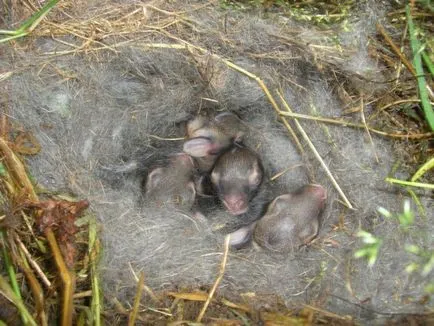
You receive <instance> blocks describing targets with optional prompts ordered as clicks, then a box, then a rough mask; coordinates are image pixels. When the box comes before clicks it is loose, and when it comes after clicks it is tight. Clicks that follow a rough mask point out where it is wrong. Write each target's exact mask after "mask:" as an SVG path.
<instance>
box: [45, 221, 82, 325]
mask: <svg viewBox="0 0 434 326" xmlns="http://www.w3.org/2000/svg"><path fill="white" fill-rule="evenodd" d="M44 233H45V237H46V238H47V241H48V243H49V245H50V248H51V252H52V253H53V258H54V261H55V263H56V266H57V269H58V270H59V274H60V278H61V279H62V285H63V293H62V319H61V323H60V324H61V325H62V326H66V325H71V324H72V314H73V310H74V309H73V301H72V296H73V294H74V286H75V277H74V274H73V273H72V272H70V271H69V270H68V267H66V264H65V261H64V260H63V257H62V253H61V252H60V248H59V246H58V244H57V241H56V237H55V236H54V232H53V230H52V229H51V228H47V229H46V230H45V232H44Z"/></svg>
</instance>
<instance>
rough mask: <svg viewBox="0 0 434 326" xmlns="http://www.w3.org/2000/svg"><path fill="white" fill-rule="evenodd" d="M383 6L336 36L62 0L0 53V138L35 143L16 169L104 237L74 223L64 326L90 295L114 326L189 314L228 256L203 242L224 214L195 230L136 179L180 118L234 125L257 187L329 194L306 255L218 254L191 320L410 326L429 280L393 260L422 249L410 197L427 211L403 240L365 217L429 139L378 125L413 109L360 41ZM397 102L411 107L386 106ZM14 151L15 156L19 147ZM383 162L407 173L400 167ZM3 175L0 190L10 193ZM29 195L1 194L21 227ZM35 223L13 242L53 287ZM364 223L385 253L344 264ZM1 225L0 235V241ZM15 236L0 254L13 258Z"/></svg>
mask: <svg viewBox="0 0 434 326" xmlns="http://www.w3.org/2000/svg"><path fill="white" fill-rule="evenodd" d="M388 9H389V8H388V7H381V6H379V5H376V4H374V3H371V2H367V3H365V4H362V5H360V6H359V7H357V8H356V9H355V11H354V13H353V14H352V15H351V16H349V18H350V22H351V24H350V26H351V29H350V31H343V30H339V33H337V32H332V31H331V30H328V31H324V30H321V29H320V28H317V27H315V26H312V25H306V24H301V23H298V22H296V21H294V20H292V19H288V18H286V17H283V16H282V15H279V14H278V13H273V12H270V13H268V14H267V15H262V16H261V15H258V14H253V13H246V12H243V11H239V10H224V9H222V8H221V7H220V6H219V4H218V3H215V2H207V3H202V2H195V1H188V2H183V3H182V6H181V3H177V2H173V3H172V2H171V3H162V2H152V3H151V2H150V3H137V2H131V3H125V4H118V3H116V2H107V3H105V4H104V5H101V4H100V3H97V2H95V3H92V2H90V3H84V2H74V3H72V2H67V1H64V2H61V3H60V4H59V6H58V7H56V8H54V9H53V10H52V12H50V14H49V15H48V16H47V18H46V19H44V21H42V22H41V23H40V25H39V26H38V28H36V29H35V30H34V31H33V33H32V34H31V37H29V38H27V39H23V40H18V41H14V42H13V43H9V44H8V45H5V44H4V45H1V46H2V50H4V51H5V54H6V55H5V56H3V57H2V58H0V61H1V63H2V66H3V67H4V70H5V71H4V74H3V76H4V79H3V80H2V81H1V82H0V83H1V84H0V86H1V87H2V93H4V94H5V95H6V96H7V97H8V98H7V101H4V102H3V103H2V107H3V108H7V111H5V112H4V117H8V119H7V120H8V121H9V123H10V127H9V129H8V130H6V131H4V130H5V129H4V128H3V127H4V126H6V124H2V133H1V134H2V137H4V139H6V142H7V143H8V144H9V145H11V144H12V145H13V144H18V141H17V137H16V136H17V134H19V133H20V132H21V131H26V132H30V133H31V134H32V135H33V136H34V137H35V138H36V140H37V142H38V143H39V145H40V152H39V153H37V154H36V155H33V156H28V157H26V158H25V161H26V163H27V166H28V168H29V173H30V175H31V176H32V178H31V179H32V181H33V182H34V183H36V184H37V187H36V192H37V193H38V194H42V195H40V196H42V197H43V198H44V199H45V200H49V199H50V198H51V199H52V198H53V194H54V193H56V194H59V193H66V194H69V195H70V196H72V197H73V198H79V199H87V200H88V201H89V202H90V207H91V212H92V213H93V214H94V215H95V217H96V220H97V221H98V223H99V225H100V238H101V244H99V242H98V241H96V240H95V239H93V240H92V241H91V242H90V243H89V233H88V232H87V230H88V227H89V226H88V225H91V226H92V225H93V226H92V227H90V229H91V230H94V231H95V229H94V228H95V225H94V222H92V218H90V217H89V216H87V217H85V218H84V220H82V225H83V226H82V228H81V229H80V230H81V231H80V232H78V233H77V235H76V237H77V240H76V242H77V244H83V245H84V247H86V246H87V245H89V248H88V249H86V248H83V247H81V246H80V245H78V248H77V249H78V256H77V260H76V268H75V271H76V272H78V273H77V283H76V284H77V290H76V292H77V293H76V294H75V299H74V303H75V307H76V309H77V310H76V312H77V319H80V318H86V317H84V315H85V311H86V309H87V308H84V307H91V311H92V312H93V313H94V315H93V316H95V317H94V318H95V320H94V321H95V322H96V320H97V319H98V318H99V317H98V316H99V313H98V312H97V310H96V309H97V308H96V306H97V303H99V300H102V298H98V296H97V295H96V292H97V291H98V289H99V288H101V289H102V293H103V294H104V303H105V310H104V316H105V318H106V319H107V321H108V322H111V323H122V322H123V321H125V320H126V319H127V318H128V316H130V308H131V311H133V315H131V318H132V319H134V318H135V319H136V320H137V321H142V322H143V323H150V324H152V323H158V322H163V321H171V322H173V323H174V324H176V323H178V324H182V322H185V321H188V320H196V319H197V318H199V317H198V316H199V313H200V310H201V308H202V305H203V301H204V300H206V298H207V295H204V294H203V292H199V293H202V294H197V293H198V292H197V291H198V290H201V291H204V290H205V291H207V290H208V289H210V288H211V285H212V284H214V282H215V279H216V277H217V276H218V271H219V265H220V263H221V260H222V252H223V251H224V249H223V243H224V235H222V234H219V233H218V232H215V229H216V228H217V227H218V225H220V224H222V223H224V222H225V221H228V219H229V218H230V217H229V216H227V214H226V213H225V212H224V211H223V210H222V209H221V208H219V207H214V206H212V207H210V211H211V212H210V213H209V214H208V216H207V219H205V220H198V219H197V218H196V217H195V216H194V215H193V214H190V213H185V212H178V211H173V210H166V209H158V208H154V207H150V206H149V205H147V204H146V202H144V201H143V198H142V196H141V183H142V181H143V177H144V176H145V175H146V173H147V171H148V170H149V168H150V167H152V166H154V165H155V164H158V163H159V162H161V161H164V159H165V157H167V155H170V154H173V153H176V152H178V151H181V149H182V139H183V136H184V130H183V129H184V124H185V122H186V121H187V120H188V119H189V118H191V117H192V116H194V115H196V114H197V113H198V112H201V111H202V110H210V111H225V110H229V111H232V112H235V113H236V114H238V115H239V116H240V117H241V119H242V120H243V121H245V123H246V124H247V126H248V128H249V137H248V139H247V140H246V142H247V143H248V145H249V146H250V147H252V148H254V149H255V150H256V151H257V152H258V153H259V155H260V156H261V158H262V159H263V161H264V167H265V169H266V171H267V173H268V175H269V176H270V178H271V177H273V176H275V178H273V179H272V180H271V181H270V189H271V190H270V191H271V193H272V195H273V196H274V197H275V196H277V195H278V194H282V193H285V192H289V191H293V190H294V189H297V188H298V187H299V186H301V185H303V184H306V183H308V182H316V183H319V184H322V185H324V186H325V187H326V188H327V190H328V193H329V199H328V202H327V209H326V211H325V212H324V215H323V221H322V227H321V230H320V234H319V237H318V239H316V241H315V242H314V243H313V244H312V245H311V246H310V247H309V248H305V249H304V250H302V251H301V252H298V253H295V254H291V255H288V256H283V255H278V256H277V255H270V254H269V253H267V252H264V251H262V250H258V249H257V248H248V249H245V250H241V251H231V252H229V254H228V256H227V262H226V263H225V265H224V266H225V269H224V270H225V272H224V275H223V274H221V275H220V276H222V275H223V276H222V278H221V282H220V284H219V287H218V289H217V293H216V295H214V297H213V298H214V299H213V300H212V301H210V303H209V306H208V308H207V310H206V314H205V315H204V316H203V320H204V321H206V322H207V323H212V322H215V323H216V324H218V323H221V324H224V323H225V322H227V323H228V324H229V322H230V321H231V322H233V323H235V324H237V323H238V324H239V323H241V322H242V321H243V320H250V321H251V322H253V323H256V322H259V321H260V320H261V321H267V320H271V321H273V322H276V323H277V322H279V320H280V322H281V323H283V324H285V323H286V324H287V323H290V322H296V321H298V322H305V323H315V324H321V323H332V322H333V323H335V324H337V325H339V324H351V323H352V322H353V321H354V320H362V321H365V322H373V321H374V320H375V321H379V322H381V321H383V320H384V319H386V318H391V317H395V318H398V317H399V316H400V314H403V313H405V314H409V315H410V316H409V317H408V318H416V317H411V315H413V314H421V313H424V312H425V311H426V310H425V309H426V305H425V304H424V302H423V300H422V299H423V298H424V294H423V293H424V292H423V287H424V286H425V285H426V284H427V283H428V280H429V277H430V276H432V273H431V274H430V275H425V276H422V275H421V274H418V273H415V274H412V276H411V277H409V276H408V275H407V273H406V272H405V265H406V262H407V261H410V260H411V257H412V256H411V254H409V253H407V252H405V251H404V250H396V248H400V247H403V245H404V244H405V243H408V242H411V243H415V244H417V245H419V246H420V247H421V248H429V247H430V246H431V247H432V244H433V243H432V237H429V235H430V234H432V231H433V229H432V225H433V223H432V218H433V216H432V201H431V198H430V194H429V193H428V192H425V191H424V190H423V189H421V190H416V191H415V193H416V194H417V196H418V197H419V199H420V203H421V205H422V206H423V207H424V208H425V210H426V212H427V214H426V217H425V219H424V218H423V214H420V215H418V216H417V219H416V224H415V225H414V227H413V230H412V232H410V233H403V232H400V231H399V226H398V225H397V223H396V221H394V220H388V219H384V218H383V217H382V216H381V215H379V214H378V213H377V211H376V208H377V207H378V206H379V205H381V206H383V207H385V208H387V209H390V210H392V211H398V210H399V207H401V203H402V201H403V198H405V197H408V196H409V195H408V194H407V192H406V191H405V189H402V188H399V187H395V186H392V185H389V184H387V183H385V182H384V179H385V177H387V176H390V175H393V176H397V177H400V178H402V179H406V178H409V177H410V175H411V172H410V171H412V170H413V171H415V169H410V168H409V167H410V166H414V164H415V163H421V162H423V161H424V160H425V158H426V157H423V156H422V155H419V156H417V157H416V156H415V155H412V153H416V152H417V151H415V152H413V151H408V147H410V148H416V149H417V148H421V147H423V146H428V145H427V144H428V142H429V139H432V137H433V135H432V134H431V133H428V132H427V131H426V130H425V129H424V124H423V123H422V122H419V123H414V121H413V120H412V119H411V116H410V115H408V116H405V115H402V114H395V113H389V111H391V109H393V110H397V109H399V108H400V106H401V105H406V104H408V103H412V104H414V103H417V102H413V101H414V98H413V96H414V94H416V86H415V85H413V84H414V82H412V85H410V84H411V83H409V82H408V76H409V75H406V74H405V72H404V73H403V72H401V74H402V75H403V76H402V77H401V76H400V78H401V79H400V83H398V84H396V83H394V82H395V81H396V70H395V69H394V68H391V67H388V66H387V64H390V63H391V62H390V61H386V59H385V55H386V54H384V53H385V52H386V51H385V50H384V48H383V47H382V46H380V45H379V44H376V45H377V46H373V45H370V46H369V47H367V46H366V44H367V43H368V40H372V39H373V37H374V34H373V33H375V30H374V29H373V28H372V26H373V23H374V22H377V21H379V20H380V19H382V18H383V15H384V12H386V11H387V10H388ZM15 12H16V11H15V9H14V8H12V7H11V8H10V12H9V15H8V17H10V19H14V18H15V16H14V13H15ZM78 17H80V18H78ZM367 22H372V24H368V23H367ZM335 27H336V29H337V28H338V27H337V26H335ZM388 27H389V28H390V29H391V30H392V31H397V29H395V28H396V27H393V26H388ZM336 40H338V41H339V45H337V44H336V43H337V42H336ZM387 58H388V59H391V60H392V62H393V63H397V62H398V61H396V60H397V59H395V58H393V59H392V57H390V55H388V57H387ZM395 84H396V85H395ZM278 93H280V94H281V98H282V99H284V101H286V103H288V104H289V106H290V108H291V111H292V113H291V114H294V115H296V117H297V121H298V124H299V125H300V126H301V127H302V128H303V130H305V134H306V136H307V137H308V138H309V141H307V140H306V139H304V138H302V137H300V136H299V134H300V131H299V129H295V128H294V130H295V132H293V136H296V137H297V139H298V141H294V140H293V138H291V137H293V136H291V137H289V136H288V134H287V129H286V127H288V126H290V125H292V119H290V115H289V114H286V113H285V112H286V109H285V106H284V103H283V101H282V100H281V98H280V96H278V95H277V94H278ZM407 100H408V101H410V100H411V101H412V102H400V101H407ZM388 105H389V106H388ZM273 107H274V109H275V110H273ZM413 108H414V106H413ZM276 111H277V112H278V113H282V115H281V116H280V117H279V115H278V114H276ZM306 115H307V116H309V117H318V116H319V117H323V118H326V119H336V118H337V117H339V120H342V118H341V117H342V116H343V115H346V117H345V119H346V120H345V121H349V122H350V123H351V124H352V126H357V128H351V129H350V128H346V127H344V126H345V123H343V125H329V124H325V123H323V120H321V119H319V118H316V120H315V119H313V118H312V119H311V118H309V119H304V117H305V116H306ZM283 117H284V119H286V120H285V121H286V123H285V122H284V125H282V124H281V123H280V122H279V119H282V118H283ZM285 126H286V127H285ZM374 130H377V131H379V133H380V135H381V137H378V136H377V134H378V133H376V132H375V131H374ZM427 139H428V140H427ZM308 142H311V143H312V144H314V146H315V148H316V151H317V155H316V156H319V157H321V158H322V163H319V162H318V161H317V160H316V159H315V157H314V155H313V154H312V152H311V149H310V148H309V147H308V146H307V143H308ZM294 144H295V145H294ZM11 147H12V148H13V149H15V151H16V152H17V153H18V151H17V149H19V148H20V146H18V145H17V146H15V147H14V146H11ZM2 153H3V155H5V152H4V151H3V150H2ZM2 162H3V164H6V167H7V170H8V171H9V169H10V171H14V169H13V167H11V165H10V164H9V163H8V161H7V160H5V159H4V160H3V161H2ZM397 162H404V163H402V164H401V166H398V167H396V163H397ZM324 166H327V167H328V169H329V171H330V172H327V173H326V172H325V170H324V169H323V167H324ZM330 175H332V176H333V180H334V181H335V182H331V181H330V180H331V179H330ZM26 178H27V177H19V178H17V180H26ZM425 178H426V180H425V181H426V182H431V180H429V179H428V178H429V175H426V176H425ZM2 180H3V182H2V185H3V186H4V190H5V191H4V193H5V194H12V192H10V191H9V192H8V191H7V188H8V185H10V183H9V182H8V181H7V179H2ZM5 180H6V181H5ZM337 185H338V186H339V189H340V191H337V190H335V189H337ZM28 188H29V187H27V186H26V187H23V186H22V185H21V186H19V182H18V185H17V186H16V187H15V188H14V189H16V192H15V193H13V195H5V202H6V201H10V202H11V203H13V204H10V205H11V207H10V208H9V211H10V212H14V213H13V214H12V216H15V217H16V219H18V220H19V221H21V219H22V218H21V217H19V216H17V215H19V214H17V213H16V212H19V211H20V209H22V208H21V207H20V206H19V205H20V203H21V202H22V198H21V197H20V192H24V193H29V192H30V190H29V189H28ZM23 189H27V191H24V190H23ZM6 196H8V197H7V198H6ZM54 199H55V200H56V201H60V200H63V198H60V197H54ZM343 202H346V205H343ZM14 205H18V208H16V207H15V206H14ZM346 206H347V207H351V208H355V209H354V210H351V209H347V207H346ZM17 209H18V210H17ZM27 209H29V208H27ZM33 209H35V208H33ZM430 209H431V211H430ZM35 210H36V209H35ZM415 210H416V209H415ZM9 211H8V210H7V209H4V212H3V213H2V215H3V214H4V215H5V216H6V215H10V213H9ZM430 212H431V214H430ZM33 213H35V211H33ZM29 221H33V220H32V219H29ZM89 221H90V222H89ZM31 223H33V222H29V225H30V224H31ZM7 225H10V224H7ZM31 225H32V227H31V228H28V227H26V225H25V223H24V224H23V223H19V226H18V227H16V228H15V229H16V230H17V231H16V232H18V235H19V237H21V238H22V243H23V244H24V245H25V246H27V249H29V247H32V250H28V251H29V252H30V255H31V256H33V255H34V256H36V257H44V259H43V262H44V264H43V267H42V269H43V270H45V271H47V270H49V271H50V272H49V273H48V272H45V273H46V274H48V275H47V276H46V277H47V278H48V279H49V280H50V281H51V282H52V281H53V280H54V274H56V273H57V272H56V271H55V270H51V269H47V265H48V266H49V257H48V256H46V255H44V254H43V252H41V251H40V250H38V249H37V248H35V247H34V245H32V243H34V241H35V237H33V236H32V232H33V233H34V232H36V231H33V229H35V227H36V226H35V225H33V224H31ZM23 228H24V229H25V231H20V230H22V229H23ZM360 228H363V229H365V230H368V231H370V232H372V233H374V234H375V235H376V236H378V237H382V238H384V239H387V240H388V241H385V243H384V246H383V248H382V250H381V254H380V257H379V258H378V262H377V264H376V265H374V267H372V268H370V267H368V266H367V264H366V263H365V262H364V261H362V260H354V258H353V256H352V253H353V252H354V250H356V249H358V248H359V247H360V246H361V243H360V242H358V241H356V238H355V233H356V232H357V231H358V230H359V229H360ZM15 229H14V228H11V227H10V226H8V228H7V230H8V233H13V232H14V231H13V230H15ZM35 230H36V229H35ZM94 231H93V232H94ZM93 234H94V233H93ZM92 237H95V235H93V236H92ZM13 239H14V238H13V237H12V238H10V239H9V240H8V241H7V242H6V241H4V242H3V244H4V245H5V244H6V243H8V246H12V245H13V244H14V243H15V240H13ZM100 245H101V246H102V252H101V248H100V247H99V246H100ZM98 254H100V255H101V261H100V262H99V264H98V268H97V267H96V266H97V259H98V257H97V256H98ZM139 274H141V275H144V277H141V278H140V280H141V283H140V282H139V284H142V285H143V289H144V294H143V295H140V291H141V289H142V287H140V288H139V289H137V284H138V283H137V281H138V277H137V275H139ZM98 275H99V276H100V277H101V278H100V279H99V278H98V277H97V276H98ZM219 281H220V278H219ZM98 282H100V284H99V286H98V284H97V285H95V284H96V283H98ZM90 289H92V293H88V292H86V291H88V290H90ZM139 290H140V291H139ZM168 291H171V293H172V294H171V296H169V295H168V294H167V293H168ZM45 292H46V291H45ZM26 293H27V292H26ZM173 293H175V294H173ZM176 293H178V294H176ZM182 294H183V295H182ZM46 295H47V296H48V297H47V298H50V299H51V298H53V294H52V293H46ZM89 295H92V300H91V302H92V303H91V304H89V301H88V300H87V296H89ZM135 296H136V297H137V300H136V301H135V303H133V301H134V297H135ZM140 297H142V300H140ZM173 298H174V299H173ZM406 298H411V300H405V299H406ZM95 300H97V302H96V303H95ZM46 301H47V300H46ZM30 307H32V308H34V306H32V305H30ZM291 308H292V309H294V311H296V312H297V314H295V313H290V312H289V310H288V309H291ZM11 309H12V308H11ZM54 309H55V308H50V309H48V306H47V307H46V309H45V311H52V310H54ZM348 315H349V316H351V317H348ZM68 316H69V317H70V315H68ZM49 317H51V318H54V317H53V316H52V314H50V315H49ZM41 318H42V317H41ZM199 319H202V315H201V318H199ZM49 320H51V319H50V318H49ZM38 321H39V322H42V321H43V319H39V320H38Z"/></svg>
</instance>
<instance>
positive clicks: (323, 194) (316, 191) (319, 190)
mask: <svg viewBox="0 0 434 326" xmlns="http://www.w3.org/2000/svg"><path fill="white" fill-rule="evenodd" d="M310 186H311V191H312V194H313V195H314V196H315V197H317V198H318V199H319V200H320V201H322V208H323V207H324V205H325V201H326V199H327V191H326V190H325V189H324V188H323V187H322V186H320V185H317V184H311V185H310Z"/></svg>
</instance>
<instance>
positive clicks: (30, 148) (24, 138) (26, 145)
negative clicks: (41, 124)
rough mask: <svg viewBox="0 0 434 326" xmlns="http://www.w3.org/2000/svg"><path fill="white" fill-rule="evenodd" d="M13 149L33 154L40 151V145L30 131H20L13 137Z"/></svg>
mask: <svg viewBox="0 0 434 326" xmlns="http://www.w3.org/2000/svg"><path fill="white" fill-rule="evenodd" d="M14 150H15V151H16V152H18V153H20V154H26V155H35V154H38V153H39V152H40V150H41V145H40V144H39V142H38V140H37V139H36V138H35V137H34V136H33V135H32V134H31V133H28V132H22V133H20V134H19V135H18V136H17V137H16V138H15V142H14Z"/></svg>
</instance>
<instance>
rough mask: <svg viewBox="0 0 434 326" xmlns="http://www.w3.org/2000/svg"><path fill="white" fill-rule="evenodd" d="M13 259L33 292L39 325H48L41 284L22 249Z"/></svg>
mask: <svg viewBox="0 0 434 326" xmlns="http://www.w3.org/2000/svg"><path fill="white" fill-rule="evenodd" d="M14 261H15V262H16V263H17V264H18V266H19V267H20V269H21V270H22V271H23V272H24V275H25V276H26V279H27V282H28V283H29V287H30V290H31V292H32V294H33V300H34V301H35V309H36V315H37V317H38V318H39V322H40V325H41V326H46V325H48V320H47V315H46V313H45V310H44V308H45V297H44V291H43V290H42V286H41V284H39V282H38V280H37V278H36V276H35V274H34V273H33V270H32V269H31V268H30V266H29V264H28V262H27V260H26V256H25V255H24V253H23V251H22V250H20V255H16V256H15V258H14Z"/></svg>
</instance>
